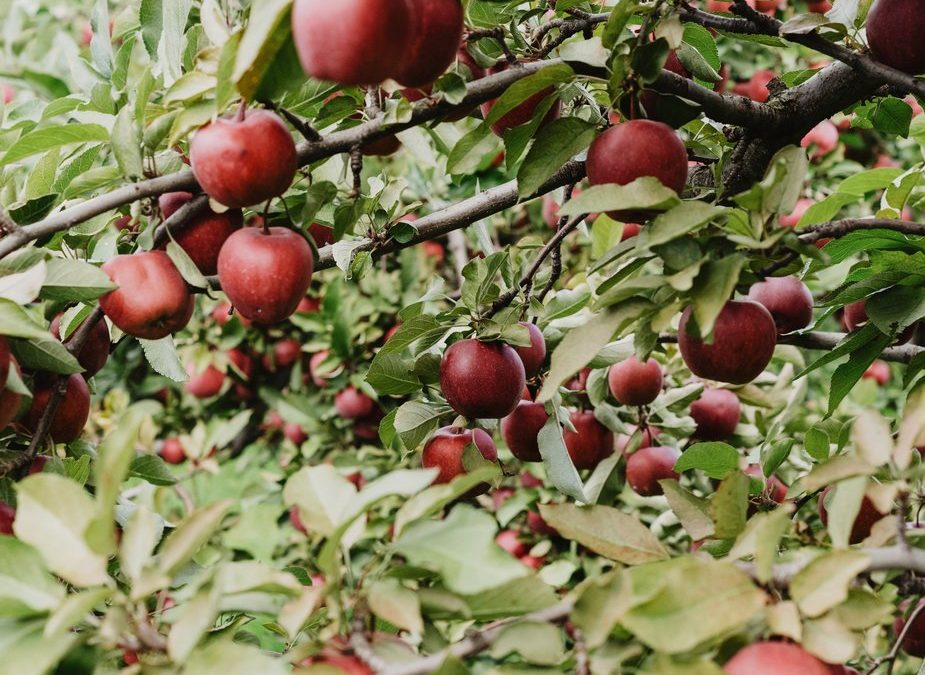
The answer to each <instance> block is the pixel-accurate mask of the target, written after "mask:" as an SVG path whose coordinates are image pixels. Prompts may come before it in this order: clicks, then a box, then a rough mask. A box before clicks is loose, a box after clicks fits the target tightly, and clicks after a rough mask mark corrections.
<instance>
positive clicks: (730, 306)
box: [678, 300, 777, 384]
mask: <svg viewBox="0 0 925 675" xmlns="http://www.w3.org/2000/svg"><path fill="white" fill-rule="evenodd" d="M690 317H691V308H690V307H688V308H687V309H686V310H684V313H683V314H682V316H681V325H680V327H679V328H678V344H679V346H680V348H681V357H682V358H683V359H684V363H685V364H687V367H688V368H690V370H691V372H692V373H693V374H694V375H697V376H698V377H702V378H704V379H708V380H718V381H720V382H729V383H731V384H746V383H748V382H751V381H752V380H754V379H755V378H756V377H758V376H759V375H760V374H761V373H762V372H763V371H764V369H765V368H766V367H767V365H768V364H769V363H770V362H771V357H772V356H773V355H774V346H775V344H776V343H777V328H776V326H775V325H774V319H773V318H772V317H771V313H770V312H768V310H767V309H765V308H764V305H759V304H758V303H757V302H752V301H750V300H746V301H742V302H737V301H734V300H730V301H729V302H727V303H726V305H725V306H724V307H723V309H722V311H721V312H720V313H719V316H718V317H717V318H716V324H715V326H714V328H713V342H712V344H707V343H706V342H704V341H703V340H702V339H701V338H697V337H694V336H693V335H691V334H690V333H688V332H687V326H688V322H689V320H690Z"/></svg>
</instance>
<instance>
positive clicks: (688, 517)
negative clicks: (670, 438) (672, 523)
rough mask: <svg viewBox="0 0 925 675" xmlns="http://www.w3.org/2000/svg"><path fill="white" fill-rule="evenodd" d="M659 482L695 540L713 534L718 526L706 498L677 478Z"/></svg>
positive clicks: (669, 504) (677, 514) (670, 505)
mask: <svg viewBox="0 0 925 675" xmlns="http://www.w3.org/2000/svg"><path fill="white" fill-rule="evenodd" d="M685 454H686V453H685ZM658 483H659V485H661V486H662V491H663V492H664V493H665V499H666V500H667V501H668V506H669V507H670V508H671V510H672V511H674V514H675V515H676V516H677V517H678V520H680V521H681V526H682V527H683V528H684V529H685V531H686V532H687V533H688V534H689V535H690V538H691V539H692V540H693V541H700V540H701V539H707V538H709V537H712V536H713V534H714V533H715V531H716V528H715V527H714V525H713V519H712V518H710V508H709V505H708V503H707V501H706V500H704V499H701V498H700V497H697V496H696V495H694V494H693V493H691V492H689V491H687V490H685V489H684V488H682V487H681V486H680V484H679V483H678V481H676V480H671V479H666V480H660V481H659V482H658Z"/></svg>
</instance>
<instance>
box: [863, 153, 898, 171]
mask: <svg viewBox="0 0 925 675" xmlns="http://www.w3.org/2000/svg"><path fill="white" fill-rule="evenodd" d="M870 166H871V168H872V169H898V168H899V166H900V164H899V162H897V161H896V160H895V159H893V158H892V157H890V156H889V155H887V154H886V153H883V152H881V153H880V154H879V155H877V159H876V160H875V161H874V163H873V164H871V165H870Z"/></svg>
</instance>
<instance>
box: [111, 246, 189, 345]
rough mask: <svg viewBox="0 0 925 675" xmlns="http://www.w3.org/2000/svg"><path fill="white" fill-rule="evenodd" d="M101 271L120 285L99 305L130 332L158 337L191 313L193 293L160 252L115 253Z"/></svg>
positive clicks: (177, 327)
mask: <svg viewBox="0 0 925 675" xmlns="http://www.w3.org/2000/svg"><path fill="white" fill-rule="evenodd" d="M102 270H103V271H104V272H105V273H106V274H107V275H108V276H109V278H110V279H112V281H113V283H115V284H116V285H118V287H119V288H117V289H116V290H114V291H110V292H109V293H107V294H106V295H104V296H103V297H101V298H100V307H101V308H102V310H103V312H104V313H105V314H106V316H108V317H109V320H110V321H112V322H113V323H114V324H115V325H116V326H117V327H118V328H120V329H121V330H122V331H123V332H125V333H128V334H129V335H133V336H135V337H139V338H143V339H146V340H159V339H160V338H163V337H167V336H168V335H170V334H171V333H175V332H177V331H178V330H180V329H182V328H183V327H184V326H186V324H187V323H188V322H189V320H190V317H191V316H192V315H193V305H194V301H193V296H191V295H190V293H189V289H188V288H187V286H186V282H185V281H184V280H183V277H182V276H180V273H179V272H178V271H177V268H176V267H174V265H173V263H172V262H171V260H170V258H169V257H167V254H166V253H164V252H163V251H148V252H144V253H136V254H134V255H117V256H116V257H115V258H113V259H112V260H110V261H109V262H107V263H106V264H105V265H103V267H102Z"/></svg>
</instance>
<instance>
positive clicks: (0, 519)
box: [0, 502, 16, 536]
mask: <svg viewBox="0 0 925 675" xmlns="http://www.w3.org/2000/svg"><path fill="white" fill-rule="evenodd" d="M15 520H16V509H14V508H13V507H12V506H10V505H9V504H7V503H5V502H0V534H6V535H9V536H13V521H15Z"/></svg>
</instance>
